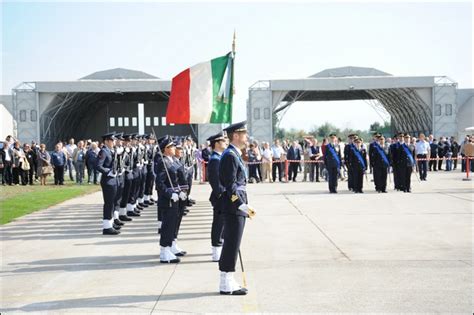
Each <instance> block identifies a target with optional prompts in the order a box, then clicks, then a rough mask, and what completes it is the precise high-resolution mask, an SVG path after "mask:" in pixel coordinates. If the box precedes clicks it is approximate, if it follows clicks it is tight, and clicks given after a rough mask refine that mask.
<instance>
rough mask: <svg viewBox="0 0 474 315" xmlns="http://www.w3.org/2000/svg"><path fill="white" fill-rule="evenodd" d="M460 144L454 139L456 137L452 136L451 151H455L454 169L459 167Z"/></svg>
mask: <svg viewBox="0 0 474 315" xmlns="http://www.w3.org/2000/svg"><path fill="white" fill-rule="evenodd" d="M459 147H460V146H459V144H458V142H457V141H456V139H454V137H451V152H452V153H453V156H452V158H453V170H455V169H457V167H458V158H459Z"/></svg>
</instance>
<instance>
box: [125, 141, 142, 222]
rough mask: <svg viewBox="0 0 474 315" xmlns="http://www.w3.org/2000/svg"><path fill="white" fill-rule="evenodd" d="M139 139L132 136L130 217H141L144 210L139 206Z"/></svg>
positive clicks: (128, 212)
mask: <svg viewBox="0 0 474 315" xmlns="http://www.w3.org/2000/svg"><path fill="white" fill-rule="evenodd" d="M139 138H140V137H139V135H138V134H136V133H133V134H131V139H132V148H131V161H132V186H131V188H130V196H129V197H128V203H127V216H129V217H139V216H140V210H141V209H143V208H141V207H140V206H138V205H137V197H138V190H139V185H140V178H139V177H140V168H139V167H140V163H139V161H140V156H139V151H138V141H139Z"/></svg>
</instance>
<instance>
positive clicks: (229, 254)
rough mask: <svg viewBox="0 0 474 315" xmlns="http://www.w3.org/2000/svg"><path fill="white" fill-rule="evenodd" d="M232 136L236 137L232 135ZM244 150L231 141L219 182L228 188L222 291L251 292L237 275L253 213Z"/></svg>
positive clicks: (238, 127) (236, 128)
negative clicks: (247, 220)
mask: <svg viewBox="0 0 474 315" xmlns="http://www.w3.org/2000/svg"><path fill="white" fill-rule="evenodd" d="M224 131H226V132H227V133H228V134H229V133H236V132H246V129H245V123H237V124H234V125H230V126H229V127H227V128H226V129H224ZM229 138H230V137H229ZM229 140H230V141H232V139H229ZM241 154H242V153H241V150H240V149H239V148H237V147H235V146H234V145H233V144H230V145H229V147H228V148H227V149H226V150H225V151H224V153H223V154H222V157H221V159H220V163H219V182H220V185H222V186H223V187H224V188H225V192H223V195H222V213H223V215H224V245H223V248H222V253H221V257H220V260H219V270H220V271H221V282H220V293H221V294H234V295H245V294H247V290H246V289H244V288H241V287H240V286H239V285H238V284H237V283H236V281H235V280H234V278H233V273H234V272H235V264H236V262H237V256H238V253H239V248H240V243H241V240H242V235H243V232H244V226H245V219H246V218H247V217H248V216H249V212H248V211H249V209H250V207H248V206H247V203H248V200H247V192H246V184H247V174H246V171H247V170H246V167H245V165H244V162H243V160H242V156H241Z"/></svg>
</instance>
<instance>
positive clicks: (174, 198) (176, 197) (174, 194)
mask: <svg viewBox="0 0 474 315" xmlns="http://www.w3.org/2000/svg"><path fill="white" fill-rule="evenodd" d="M178 199H179V197H178V194H177V193H173V194H172V195H171V200H173V202H176V201H178Z"/></svg>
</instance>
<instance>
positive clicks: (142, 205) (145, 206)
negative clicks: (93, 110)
mask: <svg viewBox="0 0 474 315" xmlns="http://www.w3.org/2000/svg"><path fill="white" fill-rule="evenodd" d="M138 205H139V206H140V207H142V208H147V207H148V205H147V204H145V203H139V204H138Z"/></svg>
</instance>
